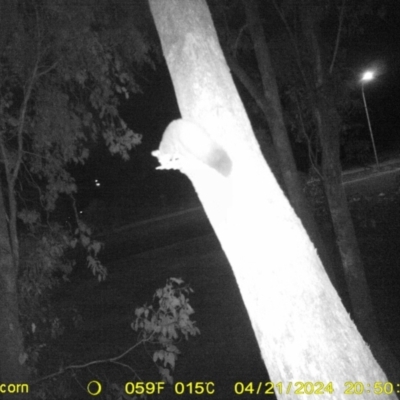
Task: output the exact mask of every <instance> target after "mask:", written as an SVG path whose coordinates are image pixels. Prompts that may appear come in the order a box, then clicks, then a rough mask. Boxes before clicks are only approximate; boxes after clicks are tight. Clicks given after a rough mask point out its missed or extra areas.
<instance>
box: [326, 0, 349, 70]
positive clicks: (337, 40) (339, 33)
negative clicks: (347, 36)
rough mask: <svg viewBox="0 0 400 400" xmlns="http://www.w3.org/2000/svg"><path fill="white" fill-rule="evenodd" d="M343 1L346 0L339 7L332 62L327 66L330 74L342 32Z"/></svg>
mask: <svg viewBox="0 0 400 400" xmlns="http://www.w3.org/2000/svg"><path fill="white" fill-rule="evenodd" d="M345 3H346V0H343V3H342V7H341V9H340V16H339V26H338V30H337V35H336V43H335V50H334V52H333V56H332V62H331V65H330V67H329V74H332V71H333V65H334V64H335V61H336V57H337V53H338V50H339V43H340V36H341V33H342V25H343V19H344V9H345Z"/></svg>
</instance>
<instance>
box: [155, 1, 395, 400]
mask: <svg viewBox="0 0 400 400" xmlns="http://www.w3.org/2000/svg"><path fill="white" fill-rule="evenodd" d="M149 3H150V8H151V12H152V14H153V17H154V20H155V24H156V27H157V31H158V32H159V36H160V39H161V44H162V48H163V53H164V56H165V58H166V61H167V64H168V68H169V71H170V74H171V77H172V81H173V84H174V87H175V92H176V95H177V99H178V104H179V107H180V110H181V114H182V117H183V118H184V120H183V121H182V124H185V120H188V121H191V122H189V123H188V124H187V126H188V131H187V132H188V133H187V134H188V138H187V140H190V132H191V128H190V127H191V126H192V124H193V123H197V124H198V125H199V126H201V129H202V130H204V131H205V132H207V135H209V136H210V137H211V139H212V140H213V141H214V142H215V146H211V148H220V147H222V148H223V149H224V150H225V151H226V153H227V154H228V156H229V158H230V160H231V162H232V169H231V172H230V174H229V175H227V176H224V175H222V174H220V173H219V172H218V171H217V170H216V169H215V168H212V167H210V166H209V165H208V164H207V163H204V162H202V161H201V158H199V157H198V155H195V156H191V154H190V153H186V154H181V155H180V154H179V152H175V150H176V149H178V148H179V146H180V143H172V144H171V145H170V146H169V147H168V148H170V149H173V150H174V152H175V153H174V154H164V153H163V152H162V149H160V151H159V153H157V155H158V157H159V160H160V161H161V162H162V163H165V164H164V166H165V167H166V168H179V169H180V170H181V171H182V172H183V173H185V174H186V175H187V176H188V177H189V179H190V180H191V181H192V183H193V185H194V187H195V189H196V191H197V193H198V195H199V197H200V200H201V202H202V204H203V206H204V209H205V210H206V213H207V215H208V217H209V219H210V221H211V224H212V225H213V227H214V229H215V232H216V234H217V236H218V238H219V240H220V242H221V245H222V248H223V250H224V252H225V254H226V255H227V257H228V260H229V262H230V264H231V266H232V269H233V271H234V274H235V276H236V279H237V282H238V285H239V288H240V291H241V294H242V297H243V300H244V303H245V306H246V308H247V311H248V313H249V317H250V320H251V323H252V326H253V329H254V331H255V334H256V338H257V341H258V344H259V346H260V350H261V354H262V357H263V360H264V362H265V364H266V367H267V369H268V372H269V375H270V379H271V381H273V382H282V384H283V388H284V389H283V391H284V393H285V394H282V393H280V391H279V388H278V387H275V393H276V395H277V397H278V398H285V399H298V394H295V393H294V388H293V387H292V389H288V388H289V385H290V384H291V383H293V385H294V384H295V382H322V383H323V384H324V385H326V384H328V383H329V382H332V386H333V389H334V393H333V394H329V393H325V394H326V397H328V396H329V398H331V397H334V398H335V399H347V396H348V395H346V394H345V390H346V388H347V386H346V385H345V382H348V381H350V382H351V381H354V382H356V381H362V382H371V383H374V382H377V381H381V382H386V376H385V374H384V373H383V371H382V370H381V368H380V366H379V365H378V363H377V362H376V361H375V359H374V357H373V356H372V354H371V351H370V350H369V348H368V346H367V345H366V344H365V342H364V341H363V339H362V337H361V335H360V334H359V332H358V331H357V328H356V327H355V325H354V323H353V322H352V321H351V319H350V317H349V315H348V314H347V312H346V311H345V309H344V307H343V305H342V303H341V301H340V298H339V297H338V295H337V293H336V291H335V290H334V288H333V286H332V284H331V282H330V280H329V278H328V276H327V274H326V272H325V270H324V268H323V266H322V264H321V262H320V260H319V258H318V255H317V252H316V250H315V248H314V246H313V245H312V243H311V241H310V239H309V238H308V236H307V233H306V231H305V229H304V227H303V225H302V224H301V222H300V220H299V218H298V217H297V216H296V214H295V212H294V211H293V209H292V207H291V206H290V204H289V202H288V200H287V199H286V198H285V196H284V194H283V192H282V190H281V189H280V187H279V185H278V184H277V182H276V179H275V178H274V176H273V174H272V173H271V171H270V169H269V168H268V166H267V164H266V163H265V161H264V159H263V157H262V155H261V152H260V149H259V146H258V144H257V142H256V140H255V137H254V134H253V133H252V130H251V126H250V122H249V120H248V118H247V115H246V113H245V111H244V108H243V105H242V103H241V100H240V98H239V96H238V93H237V91H236V88H235V86H234V83H233V81H232V77H231V75H230V73H229V69H228V67H227V64H226V61H225V59H224V57H223V54H222V51H221V48H220V46H219V43H218V40H217V36H216V32H215V29H214V26H213V22H212V20H211V16H210V13H209V10H208V8H207V5H206V3H205V1H204V0H186V1H185V2H182V1H181V0H169V1H159V0H150V1H149ZM182 124H180V125H181V126H182ZM169 137H176V136H174V135H170V136H169ZM164 144H165V143H164ZM164 148H165V147H164ZM186 148H187V147H186ZM315 388H316V389H317V386H315ZM319 390H320V392H319V393H323V391H324V389H323V388H322V389H321V388H319ZM321 391H322V392H321ZM307 397H308V398H311V399H317V398H318V399H320V398H321V394H316V393H313V394H310V395H307ZM375 397H376V395H375V394H373V393H364V395H363V398H364V399H368V398H375ZM387 397H388V398H391V399H394V398H395V396H394V395H389V396H387Z"/></svg>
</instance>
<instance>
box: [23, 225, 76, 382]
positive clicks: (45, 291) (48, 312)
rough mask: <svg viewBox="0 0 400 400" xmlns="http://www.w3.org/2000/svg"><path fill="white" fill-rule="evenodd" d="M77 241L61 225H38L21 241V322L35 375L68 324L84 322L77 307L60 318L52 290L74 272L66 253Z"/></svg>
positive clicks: (27, 354) (28, 358)
mask: <svg viewBox="0 0 400 400" xmlns="http://www.w3.org/2000/svg"><path fill="white" fill-rule="evenodd" d="M73 240H74V239H73V238H72V237H71V235H70V233H69V232H68V231H66V230H64V229H63V228H62V227H61V226H60V225H58V224H51V225H50V226H47V227H43V226H42V227H39V226H38V225H36V226H35V229H32V230H31V231H30V232H29V233H26V234H24V235H23V236H22V237H21V240H20V243H21V246H20V250H21V251H20V255H21V258H20V271H19V279H18V289H19V290H18V292H19V306H20V319H21V322H22V326H23V330H24V338H25V350H26V359H27V363H28V365H29V368H30V369H31V371H32V372H33V373H34V374H36V372H37V370H36V364H37V362H38V360H39V358H40V357H41V356H43V353H48V352H49V351H51V347H52V342H53V341H54V340H55V339H57V338H58V337H59V336H61V335H62V334H63V332H64V327H65V323H68V322H72V323H73V324H74V325H75V326H76V325H77V324H79V322H80V320H81V317H80V315H79V313H78V311H77V310H76V309H75V308H74V307H70V308H68V309H65V310H64V311H63V313H62V315H60V314H59V313H57V312H56V310H55V308H54V306H52V304H51V301H50V296H51V293H52V291H53V290H54V289H56V288H57V287H59V285H60V284H61V283H62V282H65V281H68V275H69V274H70V273H71V272H72V267H73V265H74V261H73V260H72V259H69V258H68V257H67V256H66V253H67V252H68V249H69V248H70V246H71V241H73ZM68 319H69V320H70V321H67V320H68Z"/></svg>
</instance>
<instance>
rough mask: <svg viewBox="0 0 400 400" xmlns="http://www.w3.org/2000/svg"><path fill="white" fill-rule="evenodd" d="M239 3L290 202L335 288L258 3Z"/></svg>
mask: <svg viewBox="0 0 400 400" xmlns="http://www.w3.org/2000/svg"><path fill="white" fill-rule="evenodd" d="M242 3H243V5H244V8H245V11H246V19H247V25H248V27H249V30H250V34H251V38H252V41H253V44H254V51H255V55H256V59H257V63H258V69H259V71H260V74H261V80H262V84H263V90H264V99H265V102H261V104H262V106H263V107H262V110H263V111H264V114H265V116H266V119H267V121H268V125H269V128H270V131H271V136H272V139H273V142H274V147H275V149H276V153H277V155H278V160H279V166H280V170H281V173H282V177H283V181H284V183H285V187H286V189H287V193H288V197H289V200H290V203H291V205H292V206H293V208H294V210H295V211H296V214H297V215H298V217H299V218H300V219H301V221H302V223H303V225H304V227H305V228H306V231H307V233H308V234H309V236H310V238H311V241H312V242H313V243H314V244H315V246H316V248H317V249H318V251H319V254H320V257H321V259H322V260H323V262H324V266H325V268H326V270H327V273H328V275H329V277H330V279H331V281H332V283H333V284H334V286H335V287H336V289H338V286H337V282H336V279H335V272H334V265H333V263H332V261H333V260H332V259H331V257H330V254H328V252H327V249H326V248H325V244H324V243H323V240H322V237H321V233H320V232H319V228H318V226H317V224H316V222H315V218H314V215H313V212H312V209H311V207H310V204H309V203H308V201H307V199H306V196H305V194H304V191H303V186H302V183H301V180H300V177H299V173H298V171H297V167H296V162H295V160H294V157H293V152H292V147H291V145H290V140H289V135H288V133H287V130H286V126H285V122H284V119H283V112H282V106H281V102H280V97H279V91H278V85H277V82H276V78H275V73H274V70H273V68H272V62H271V57H270V54H269V49H268V45H267V42H266V40H265V35H264V31H263V27H262V24H261V20H260V17H259V12H258V9H257V4H256V2H255V1H254V0H242Z"/></svg>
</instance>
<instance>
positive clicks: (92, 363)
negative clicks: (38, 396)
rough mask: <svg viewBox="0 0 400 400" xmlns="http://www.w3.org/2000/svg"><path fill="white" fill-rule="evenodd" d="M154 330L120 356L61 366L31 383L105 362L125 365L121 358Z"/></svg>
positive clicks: (144, 340)
mask: <svg viewBox="0 0 400 400" xmlns="http://www.w3.org/2000/svg"><path fill="white" fill-rule="evenodd" d="M153 334H154V332H153V333H152V334H151V335H150V336H149V337H148V338H147V339H143V340H141V341H139V342H137V343H135V344H134V345H133V346H131V347H130V348H129V349H127V350H125V351H124V352H123V353H121V354H120V355H118V356H115V357H112V358H105V359H102V360H94V361H89V362H87V363H85V364H78V365H69V366H68V367H65V368H63V367H61V368H60V370H59V371H57V372H53V373H52V374H49V375H46V376H44V377H42V378H40V379H38V380H36V381H34V382H32V383H31V385H35V384H37V383H39V382H42V381H45V380H47V379H50V378H54V377H55V376H58V375H62V374H63V373H64V372H66V371H68V370H76V369H83V368H88V367H90V366H91V365H98V364H105V363H113V364H120V365H125V364H123V363H118V362H117V361H118V360H120V359H121V358H123V357H124V356H126V355H127V354H128V353H130V352H131V351H132V350H134V349H135V348H136V347H138V346H139V345H141V344H143V343H145V342H146V341H148V340H150V339H151V337H152V336H153Z"/></svg>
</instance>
